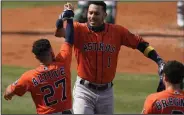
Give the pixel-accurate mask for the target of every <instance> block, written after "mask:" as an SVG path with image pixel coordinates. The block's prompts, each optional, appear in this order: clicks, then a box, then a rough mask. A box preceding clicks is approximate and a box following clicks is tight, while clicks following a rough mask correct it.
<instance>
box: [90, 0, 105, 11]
mask: <svg viewBox="0 0 184 115" xmlns="http://www.w3.org/2000/svg"><path fill="white" fill-rule="evenodd" d="M91 4H95V5H99V6H102V7H103V10H104V12H106V9H107V6H106V4H105V2H104V1H89V3H88V8H89V6H90V5H91Z"/></svg>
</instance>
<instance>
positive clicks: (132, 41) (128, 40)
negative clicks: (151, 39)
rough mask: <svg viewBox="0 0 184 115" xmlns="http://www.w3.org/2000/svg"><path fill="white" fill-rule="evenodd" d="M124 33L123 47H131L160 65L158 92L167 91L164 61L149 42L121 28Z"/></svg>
mask: <svg viewBox="0 0 184 115" xmlns="http://www.w3.org/2000/svg"><path fill="white" fill-rule="evenodd" d="M119 28H120V30H121V32H122V45H125V46H127V47H131V48H133V49H138V50H139V51H140V52H142V53H143V54H144V55H145V56H146V57H148V58H150V59H151V60H153V61H154V62H156V63H157V65H158V74H159V77H160V83H159V86H158V88H157V92H160V91H162V90H164V89H165V85H164V84H163V81H162V72H163V67H164V65H165V64H164V61H163V59H162V58H161V57H160V56H159V55H158V53H157V52H156V50H155V49H154V48H153V47H152V46H150V45H149V43H148V42H146V41H145V40H143V39H142V37H140V36H138V35H135V34H132V33H131V32H129V31H128V30H127V29H125V28H123V27H119Z"/></svg>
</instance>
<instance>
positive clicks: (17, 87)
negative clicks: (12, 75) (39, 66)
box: [11, 73, 31, 96]
mask: <svg viewBox="0 0 184 115" xmlns="http://www.w3.org/2000/svg"><path fill="white" fill-rule="evenodd" d="M30 88H31V84H30V82H29V74H27V73H24V74H23V75H22V76H21V77H20V78H19V79H18V80H17V81H15V82H14V83H13V84H11V91H12V92H13V93H14V94H15V95H18V96H22V95H24V94H25V93H26V92H27V91H30V90H31V89H30Z"/></svg>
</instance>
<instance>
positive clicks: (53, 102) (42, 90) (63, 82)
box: [41, 78, 66, 106]
mask: <svg viewBox="0 0 184 115" xmlns="http://www.w3.org/2000/svg"><path fill="white" fill-rule="evenodd" d="M60 85H61V86H62V98H61V101H64V100H65V99H66V80H65V78H63V79H60V80H58V81H56V82H55V83H54V87H55V88H58V87H59V86H60ZM55 88H53V86H52V85H45V86H43V87H41V92H45V91H46V90H49V93H48V94H45V95H44V102H45V104H46V105H47V106H52V105H54V104H57V103H58V100H52V101H49V100H48V99H49V98H50V97H53V96H54V94H55V91H54V89H55Z"/></svg>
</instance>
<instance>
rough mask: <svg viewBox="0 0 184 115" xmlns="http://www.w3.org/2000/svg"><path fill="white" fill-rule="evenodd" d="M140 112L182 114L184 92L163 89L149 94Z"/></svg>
mask: <svg viewBox="0 0 184 115" xmlns="http://www.w3.org/2000/svg"><path fill="white" fill-rule="evenodd" d="M142 113H144V114H184V92H183V91H181V92H179V91H172V90H165V91H162V92H159V93H155V94H152V95H149V96H148V97H147V99H146V101H145V104H144V108H143V111H142Z"/></svg>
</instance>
